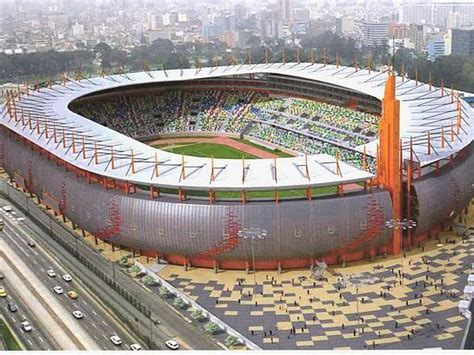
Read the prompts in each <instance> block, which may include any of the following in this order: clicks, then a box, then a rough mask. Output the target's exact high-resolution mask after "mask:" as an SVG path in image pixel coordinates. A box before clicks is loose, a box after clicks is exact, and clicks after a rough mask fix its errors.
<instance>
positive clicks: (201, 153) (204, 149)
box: [155, 143, 257, 159]
mask: <svg viewBox="0 0 474 355" xmlns="http://www.w3.org/2000/svg"><path fill="white" fill-rule="evenodd" d="M155 147H156V148H158V147H157V146H155ZM159 148H160V149H163V150H166V151H168V152H170V153H176V154H182V155H190V156H193V157H203V158H211V157H214V158H216V159H242V157H244V158H245V159H257V158H256V157H255V156H253V155H250V154H248V153H244V152H242V151H240V150H237V149H235V148H232V147H229V146H226V145H223V144H215V143H185V144H179V143H178V144H177V145H175V146H169V147H168V148H167V147H159Z"/></svg>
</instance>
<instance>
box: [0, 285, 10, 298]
mask: <svg viewBox="0 0 474 355" xmlns="http://www.w3.org/2000/svg"><path fill="white" fill-rule="evenodd" d="M7 296H8V293H7V291H5V288H4V287H3V286H0V297H7Z"/></svg>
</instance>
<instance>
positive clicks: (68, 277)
mask: <svg viewBox="0 0 474 355" xmlns="http://www.w3.org/2000/svg"><path fill="white" fill-rule="evenodd" d="M63 280H64V281H66V282H71V281H72V276H71V275H69V274H66V275H63Z"/></svg>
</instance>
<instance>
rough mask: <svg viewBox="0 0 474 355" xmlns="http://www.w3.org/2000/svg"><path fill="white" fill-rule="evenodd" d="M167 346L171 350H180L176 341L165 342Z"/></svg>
mask: <svg viewBox="0 0 474 355" xmlns="http://www.w3.org/2000/svg"><path fill="white" fill-rule="evenodd" d="M165 344H166V346H167V347H168V348H169V349H171V350H178V349H179V344H178V342H177V341H176V340H172V339H170V340H167V341H165Z"/></svg>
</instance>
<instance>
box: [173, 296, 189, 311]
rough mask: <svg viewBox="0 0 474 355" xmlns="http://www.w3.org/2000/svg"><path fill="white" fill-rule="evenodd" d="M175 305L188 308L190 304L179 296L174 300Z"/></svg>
mask: <svg viewBox="0 0 474 355" xmlns="http://www.w3.org/2000/svg"><path fill="white" fill-rule="evenodd" d="M173 305H174V306H175V307H177V308H180V309H186V308H188V304H187V303H186V302H184V301H183V299H181V298H179V297H176V298H175V300H174V302H173Z"/></svg>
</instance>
